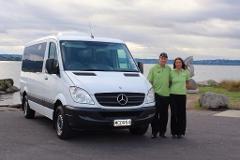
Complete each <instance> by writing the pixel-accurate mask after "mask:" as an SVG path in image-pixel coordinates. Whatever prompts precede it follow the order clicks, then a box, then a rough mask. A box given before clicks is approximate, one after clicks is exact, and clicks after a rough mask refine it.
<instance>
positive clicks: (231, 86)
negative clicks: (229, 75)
mask: <svg viewBox="0 0 240 160" xmlns="http://www.w3.org/2000/svg"><path fill="white" fill-rule="evenodd" d="M220 86H221V87H223V88H225V89H226V90H228V91H240V81H232V80H224V81H222V82H220Z"/></svg>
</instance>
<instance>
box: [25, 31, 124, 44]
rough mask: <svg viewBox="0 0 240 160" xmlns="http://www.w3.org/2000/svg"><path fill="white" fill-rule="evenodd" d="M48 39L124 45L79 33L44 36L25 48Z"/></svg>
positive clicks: (114, 40)
mask: <svg viewBox="0 0 240 160" xmlns="http://www.w3.org/2000/svg"><path fill="white" fill-rule="evenodd" d="M49 39H55V40H56V41H61V40H72V41H93V42H94V41H95V42H111V43H124V42H123V41H122V40H119V39H113V38H105V37H94V38H91V36H86V35H85V36H83V35H82V34H79V33H58V34H56V35H51V36H46V37H42V38H39V39H36V40H33V41H31V42H28V43H27V44H26V46H28V45H32V44H35V43H41V42H44V41H46V40H49Z"/></svg>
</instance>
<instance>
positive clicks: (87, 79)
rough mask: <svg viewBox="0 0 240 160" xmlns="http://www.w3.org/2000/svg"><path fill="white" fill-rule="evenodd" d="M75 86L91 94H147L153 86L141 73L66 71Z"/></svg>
mask: <svg viewBox="0 0 240 160" xmlns="http://www.w3.org/2000/svg"><path fill="white" fill-rule="evenodd" d="M66 74H67V75H68V76H69V78H70V79H71V80H72V82H73V84H74V85H75V86H77V87H79V88H82V89H84V90H86V91H87V92H89V94H92V95H93V94H95V93H109V92H135V93H147V92H148V90H149V89H150V88H151V84H150V83H149V82H148V81H147V80H146V78H145V77H144V76H143V75H142V74H141V73H132V72H131V73H129V72H103V71H94V72H92V71H91V72H88V71H81V72H80V71H66Z"/></svg>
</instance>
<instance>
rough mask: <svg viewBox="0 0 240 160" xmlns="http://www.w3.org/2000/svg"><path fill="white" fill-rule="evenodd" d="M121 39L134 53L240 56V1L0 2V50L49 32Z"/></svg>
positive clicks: (10, 49) (18, 49)
mask: <svg viewBox="0 0 240 160" xmlns="http://www.w3.org/2000/svg"><path fill="white" fill-rule="evenodd" d="M90 23H92V25H93V30H94V31H93V32H94V34H95V36H101V37H111V38H119V39H122V40H123V41H125V42H126V43H127V45H128V46H129V48H130V50H131V52H132V53H133V55H134V57H138V58H143V57H144V58H157V57H158V55H159V53H161V52H163V51H164V52H167V53H168V54H169V57H170V58H174V57H176V56H181V57H183V58H185V57H187V56H190V55H192V56H194V59H219V58H225V59H240V0H71V1H69V0H41V1H34V0H6V1H2V0H1V1H0V53H19V54H22V49H23V46H24V44H25V43H26V42H28V41H31V40H33V39H36V38H40V37H42V36H46V35H49V34H53V33H57V32H63V31H79V32H83V33H86V34H89V24H90Z"/></svg>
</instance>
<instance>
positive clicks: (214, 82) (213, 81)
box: [198, 79, 219, 86]
mask: <svg viewBox="0 0 240 160" xmlns="http://www.w3.org/2000/svg"><path fill="white" fill-rule="evenodd" d="M198 85H199V86H218V85H219V83H218V82H217V81H215V80H212V79H210V80H207V81H202V82H198Z"/></svg>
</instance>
